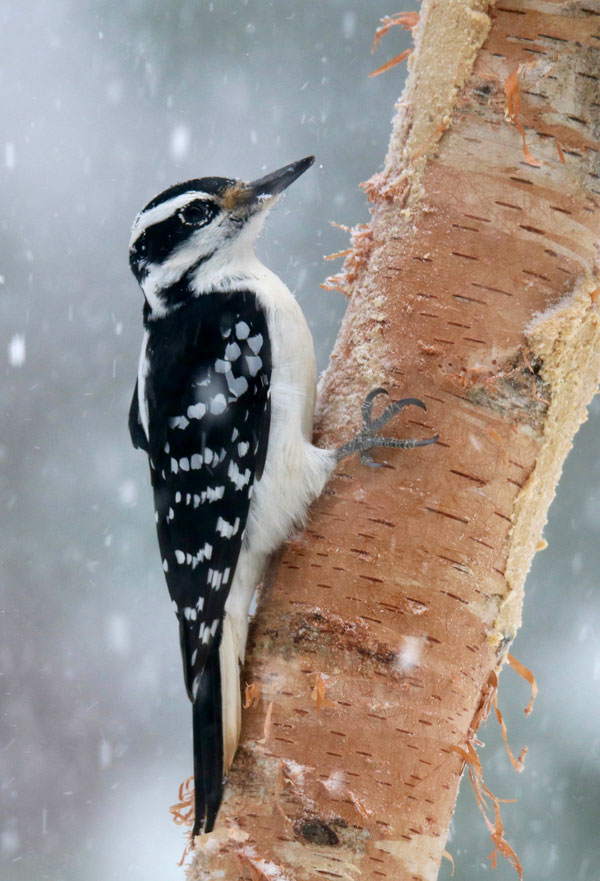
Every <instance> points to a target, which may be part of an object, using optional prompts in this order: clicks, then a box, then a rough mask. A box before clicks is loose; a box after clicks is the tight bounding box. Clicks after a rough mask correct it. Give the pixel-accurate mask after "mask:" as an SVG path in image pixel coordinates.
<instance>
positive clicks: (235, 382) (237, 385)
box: [227, 373, 248, 398]
mask: <svg viewBox="0 0 600 881" xmlns="http://www.w3.org/2000/svg"><path fill="white" fill-rule="evenodd" d="M227 387H228V389H229V391H230V392H231V394H232V395H233V396H234V397H236V398H239V397H240V395H243V394H244V392H245V391H247V390H248V380H247V379H246V377H245V376H237V377H236V376H234V375H233V373H228V374H227Z"/></svg>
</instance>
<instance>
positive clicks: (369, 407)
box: [337, 387, 439, 468]
mask: <svg viewBox="0 0 600 881" xmlns="http://www.w3.org/2000/svg"><path fill="white" fill-rule="evenodd" d="M380 395H387V396H388V397H389V395H388V392H387V390H386V389H384V388H381V387H380V388H375V389H373V390H372V391H370V392H369V394H368V395H367V397H366V398H365V400H364V402H363V404H362V407H361V413H362V419H363V426H362V430H361V431H360V432H359V434H357V435H356V437H355V438H354V439H353V440H351V441H349V442H348V443H347V444H344V445H343V446H342V447H340V448H339V449H338V450H337V458H338V461H339V460H340V459H344V458H346V456H351V455H352V453H360V461H361V462H362V464H363V465H368V466H369V467H370V468H381V467H382V464H383V463H380V462H375V461H374V460H373V458H372V457H371V456H370V455H369V451H370V450H372V449H373V448H374V447H391V448H395V449H405V450H407V449H408V450H409V449H413V448H414V447H425V446H428V445H429V444H434V443H436V442H437V440H438V437H439V436H438V435H437V434H436V435H434V437H430V438H426V439H425V440H416V439H413V438H393V437H379V436H377V435H376V432H378V431H379V430H380V429H382V428H383V427H384V426H385V425H387V423H388V422H389V421H390V419H392V418H393V417H394V416H396V415H397V414H398V413H400V411H401V410H403V409H404V408H405V407H409V406H414V407H420V408H421V409H422V410H427V407H426V405H425V403H424V402H423V401H421V400H420V399H419V398H402V399H401V400H400V401H392V403H391V404H389V405H388V406H387V407H386V408H385V410H384V411H383V413H382V414H381V416H378V417H377V418H376V419H372V418H371V414H372V412H373V404H374V402H375V399H376V398H378V397H379V396H380Z"/></svg>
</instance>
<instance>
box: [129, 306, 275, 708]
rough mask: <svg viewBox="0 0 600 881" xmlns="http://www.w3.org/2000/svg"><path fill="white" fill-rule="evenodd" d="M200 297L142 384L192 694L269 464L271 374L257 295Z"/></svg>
mask: <svg viewBox="0 0 600 881" xmlns="http://www.w3.org/2000/svg"><path fill="white" fill-rule="evenodd" d="M213 297H218V303H215V302H211V301H212V300H213ZM198 301H200V303H199V304H198V303H196V304H195V305H194V308H193V309H192V310H191V312H190V315H189V321H186V325H185V337H186V340H184V342H183V343H182V340H181V338H180V336H181V320H182V317H183V316H181V315H180V316H179V321H178V325H177V326H178V328H179V334H178V338H177V339H174V340H173V347H172V354H174V355H175V359H174V360H175V361H176V362H177V363H176V364H173V365H171V366H169V358H168V357H167V355H166V352H167V350H168V349H169V346H168V340H167V339H166V338H165V335H164V334H163V335H162V336H161V343H160V345H161V347H162V349H161V352H162V355H163V356H164V358H163V364H162V367H161V363H160V360H159V361H157V360H156V359H155V360H154V362H153V365H152V367H151V369H150V373H149V376H148V380H147V390H146V394H147V400H148V404H149V426H150V428H149V434H150V452H151V475H152V484H153V487H154V499H155V508H156V519H157V529H158V539H159V544H160V549H161V554H162V559H163V569H164V570H165V575H166V579H167V584H168V587H169V592H170V594H171V598H172V599H173V600H174V602H175V604H176V606H177V615H178V617H179V621H180V635H181V650H182V655H183V664H184V674H185V682H186V688H187V690H188V694H189V695H190V698H191V699H192V700H193V699H194V698H195V691H196V689H197V688H198V683H199V681H200V676H201V674H202V670H203V669H204V665H205V663H206V659H207V657H208V656H209V654H210V653H211V651H213V652H214V650H215V648H216V646H218V643H219V641H220V637H221V623H222V620H223V617H224V614H225V612H224V607H225V602H226V600H227V596H228V594H229V590H230V587H231V584H232V581H233V576H234V573H235V568H236V564H237V560H238V556H239V553H240V549H241V545H242V539H243V537H244V531H245V527H246V521H247V518H248V509H249V506H250V499H251V496H252V489H253V485H254V481H255V479H256V478H257V477H259V476H260V472H261V471H262V467H263V466H264V461H265V456H266V449H267V444H268V437H269V424H270V389H269V386H270V377H271V347H270V341H269V334H268V328H267V322H266V318H265V314H264V312H263V311H262V308H261V307H260V306H259V304H258V302H257V300H256V297H255V295H254V294H252V293H249V292H247V291H245V292H235V293H231V294H227V295H225V294H218V295H205V296H203V297H199V298H198ZM167 337H168V334H167ZM151 342H152V337H151ZM151 353H152V349H151ZM154 354H156V351H155V352H154ZM171 360H173V359H171ZM170 370H171V372H172V375H173V377H174V378H175V381H174V382H172V383H171V384H170V387H171V389H172V392H171V396H170V398H169V395H168V394H167V390H166V388H162V389H161V388H159V386H160V385H161V383H162V384H163V385H164V384H165V383H167V384H168V376H169V371H170ZM165 398H166V399H167V400H168V406H165V404H164V402H165ZM154 401H160V406H153V402H154ZM156 437H158V438H159V439H160V448H159V449H157V448H156Z"/></svg>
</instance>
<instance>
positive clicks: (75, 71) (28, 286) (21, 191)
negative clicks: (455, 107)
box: [0, 0, 600, 881]
mask: <svg viewBox="0 0 600 881" xmlns="http://www.w3.org/2000/svg"><path fill="white" fill-rule="evenodd" d="M410 5H412V4H410ZM401 8H410V7H409V4H405V3H400V2H395V3H393V4H392V5H391V6H390V3H389V0H369V2H368V3H367V2H365V0H343V2H342V0H328V2H321V3H313V2H311V3H298V2H291V0H276V2H269V0H250V2H243V0H218V2H217V0H215V2H214V3H210V2H206V0H168V2H163V3H161V2H154V0H121V2H120V3H115V2H114V0H112V2H111V0H37V2H35V0H32V2H29V3H26V4H25V3H22V2H20V0H6V2H5V3H4V4H3V7H2V10H1V11H0V22H1V28H0V91H1V95H2V134H1V135H0V182H1V187H2V212H1V214H0V232H1V236H0V276H1V280H0V281H1V283H0V372H1V374H2V383H1V384H0V396H1V411H0V412H1V420H2V422H1V431H0V510H2V511H3V512H4V515H3V517H2V527H1V529H0V559H1V564H2V569H1V574H0V613H1V615H0V627H1V633H0V674H1V678H0V791H1V803H0V878H1V879H3V881H34V879H35V881H37V879H50V881H176V879H181V878H182V870H181V869H178V868H177V867H176V861H177V860H178V859H179V856H180V854H181V850H182V836H181V832H180V830H179V829H177V828H176V827H174V826H173V824H172V823H171V820H170V815H169V813H168V806H169V805H170V804H172V803H173V802H174V801H175V799H176V794H177V787H178V784H179V782H180V781H182V780H183V779H184V778H186V777H187V776H189V774H190V773H191V767H192V765H191V713H190V707H189V704H188V701H187V697H186V696H185V693H184V688H183V682H182V676H181V664H180V659H179V649H178V637H177V627H176V621H175V619H174V617H173V614H172V610H171V606H170V603H169V601H168V597H167V591H166V587H165V584H164V580H163V574H162V569H161V566H160V559H159V555H158V550H157V547H156V539H155V534H154V522H153V515H152V503H151V498H150V491H149V486H148V474H147V463H146V461H145V457H144V456H143V455H142V454H140V453H139V452H136V451H134V450H133V449H132V448H131V446H130V442H129V437H128V434H127V430H126V422H127V410H128V406H129V400H130V397H131V392H132V389H133V384H134V380H135V374H136V365H137V358H138V351H139V345H140V340H141V294H140V292H139V290H138V288H137V286H136V284H135V282H134V280H133V277H132V276H131V275H130V273H129V268H128V265H127V243H128V238H129V229H130V226H131V223H132V220H133V218H134V215H135V214H136V212H137V211H138V210H139V209H140V208H141V207H142V205H143V204H145V202H147V201H148V200H149V199H150V198H151V197H153V196H154V195H155V194H156V193H157V192H158V191H159V190H161V189H163V188H164V187H165V186H167V185H169V184H171V183H173V182H175V181H178V180H184V179H187V178H190V177H200V176H202V175H205V174H211V175H212V174H222V175H225V176H231V177H242V178H252V177H256V176H258V175H259V174H260V173H261V172H264V171H270V170H273V169H274V168H277V167H279V166H281V165H283V164H285V163H287V162H290V161H292V160H294V159H298V158H300V157H302V156H305V155H306V154H308V153H315V154H316V157H317V164H316V166H315V167H314V168H313V169H312V170H311V171H310V172H309V173H308V174H306V175H305V176H304V177H302V179H301V180H299V181H298V182H297V183H296V184H295V185H294V187H293V188H292V190H290V193H289V194H288V196H287V198H286V200H285V201H284V202H283V204H281V205H280V206H279V207H278V208H277V213H276V214H275V215H274V216H273V217H272V218H271V220H270V222H269V223H268V225H267V227H266V229H265V232H264V235H263V239H262V241H261V243H260V253H261V255H262V256H263V257H264V259H265V261H266V262H267V263H268V265H269V266H270V267H271V268H272V269H274V270H275V271H276V272H277V273H278V274H279V275H281V276H282V277H283V278H284V279H285V281H286V282H287V283H288V285H289V286H290V287H291V288H292V290H294V291H295V292H296V294H297V296H298V298H299V300H300V302H301V304H302V306H303V308H304V310H305V312H306V315H307V318H308V321H309V324H310V325H311V328H312V329H313V332H314V334H315V338H316V344H317V349H318V356H319V365H320V367H321V368H323V367H324V366H325V364H326V363H327V358H328V354H329V351H330V349H331V346H332V344H333V341H334V339H335V335H336V332H337V328H338V326H339V322H340V320H341V316H342V314H343V311H344V301H343V297H342V296H341V295H339V294H336V293H330V292H325V291H323V290H322V289H321V288H320V287H319V282H320V281H322V280H323V278H324V276H325V275H326V274H327V273H328V272H329V271H331V269H332V268H334V267H333V266H332V264H325V263H323V260H322V257H323V255H324V254H328V253H331V252H334V251H339V250H341V249H343V248H345V247H346V244H347V239H346V236H345V234H344V233H343V232H341V231H339V230H337V229H334V228H333V227H332V226H330V224H329V221H330V220H335V221H337V222H340V223H347V224H353V223H357V222H364V221H365V220H366V219H367V218H368V212H367V208H366V205H365V200H364V197H363V195H362V193H361V192H360V191H359V190H358V186H357V185H358V183H359V182H360V181H362V180H365V179H366V178H367V177H369V176H370V174H372V173H373V172H374V171H376V170H377V169H379V168H380V167H381V163H382V161H383V156H384V153H385V149H386V145H387V140H388V136H389V124H390V119H391V116H392V113H393V106H394V101H395V100H396V98H397V97H398V95H399V94H400V92H401V89H402V83H403V78H404V69H402V70H401V69H399V68H398V69H396V70H394V71H392V72H390V73H388V74H386V75H385V76H382V77H378V78H376V79H368V78H367V74H368V72H369V71H370V70H372V69H373V67H375V66H377V65H378V64H380V63H382V62H383V61H384V60H385V59H387V58H389V57H391V56H392V55H395V54H397V53H398V52H400V51H402V50H403V49H404V48H406V47H407V46H408V44H409V37H408V35H407V34H405V33H401V32H400V31H399V30H397V29H396V30H395V31H393V32H391V33H390V34H389V35H388V37H387V38H386V39H385V41H384V42H383V44H382V45H381V46H380V47H379V49H378V51H377V54H376V56H375V58H374V59H373V58H371V56H370V55H369V48H370V44H371V40H372V36H373V32H374V29H375V27H376V25H377V22H378V19H379V18H380V17H381V16H383V15H384V14H386V13H390V12H397V11H399V9H401ZM407 393H410V389H407ZM599 427H600V408H599V407H598V406H597V405H594V407H593V408H592V417H591V419H590V421H589V422H588V423H587V424H586V425H585V426H584V427H583V428H582V429H581V431H580V432H579V435H578V437H577V441H576V445H575V449H574V451H573V453H572V455H571V457H570V459H569V461H568V463H567V466H566V470H565V475H564V477H563V480H562V482H561V485H560V490H559V495H558V498H557V500H556V502H555V503H554V505H553V508H552V510H551V516H550V522H549V525H548V528H547V530H546V538H547V539H548V541H549V543H550V546H549V548H548V550H546V551H545V552H544V553H543V554H539V555H538V557H537V559H536V561H535V564H534V568H533V570H532V573H531V575H530V577H529V580H528V584H527V593H526V602H525V610H524V627H523V630H522V632H521V633H520V634H519V636H518V638H517V640H516V642H515V644H514V646H513V653H514V654H515V655H516V656H517V657H518V658H519V659H520V660H521V661H523V663H525V664H527V665H528V666H529V667H530V668H532V669H533V670H534V672H535V675H536V677H537V680H538V683H539V685H540V695H539V697H538V699H537V703H536V707H535V710H534V713H533V714H532V716H531V717H530V718H529V719H528V720H525V719H524V717H523V712H522V708H523V707H524V706H525V704H526V703H527V700H528V691H527V688H526V686H525V684H523V683H521V682H520V681H519V680H518V679H517V677H516V675H515V674H514V673H512V672H511V671H510V670H506V671H505V672H504V673H503V676H502V687H501V690H500V701H501V707H502V709H503V712H504V715H505V718H506V719H507V722H508V724H509V730H510V738H511V743H512V745H513V749H514V751H515V753H518V751H519V750H520V748H521V746H522V745H523V744H525V743H527V744H529V747H530V750H529V755H528V758H527V763H526V770H525V772H524V773H523V774H522V775H521V776H517V775H516V774H515V773H514V772H513V771H512V769H511V768H510V765H509V763H508V759H507V758H506V755H505V752H504V748H503V747H502V744H501V741H500V738H499V734H498V731H497V726H495V723H492V721H490V722H489V724H488V729H487V730H485V729H484V730H483V731H482V732H480V735H479V736H480V738H481V739H482V740H484V741H485V742H486V744H487V746H486V748H485V749H484V750H483V751H482V759H483V763H484V769H485V772H486V779H487V782H488V785H489V786H490V788H491V789H492V790H493V791H494V792H496V794H497V795H499V796H502V797H506V798H511V797H517V798H518V799H519V801H518V804H516V805H506V806H505V807H504V810H503V816H504V820H505V826H506V835H507V838H508V840H509V841H510V842H511V844H512V845H513V846H514V847H515V848H516V850H517V851H518V853H519V856H520V858H521V860H522V862H523V865H524V867H525V873H526V874H525V877H526V879H529V881H537V879H541V878H543V879H545V881H565V879H568V881H595V879H599V878H600V869H599V868H598V866H600V844H599V843H598V842H599V839H598V828H599V826H600V810H599V799H600V796H599V793H600V771H599V767H600V766H599V758H600V734H599V731H600V711H599V702H598V683H599V680H600V648H599V640H598V633H599V623H600V603H599V598H598V590H597V586H598V572H599V571H600V550H599V547H600V542H599V538H600V517H599V514H600V461H599V459H598V457H597V449H598V447H597V437H598V429H599ZM448 849H449V850H450V851H451V852H452V854H453V856H454V858H455V862H456V874H455V876H454V877H455V879H457V881H476V879H481V878H492V877H493V878H494V881H508V879H510V881H513V879H514V878H516V875H515V873H514V872H513V870H512V869H510V867H509V866H508V865H507V864H506V863H505V862H503V861H501V862H500V865H499V868H498V870H497V871H496V872H495V873H494V874H493V875H492V874H491V870H490V869H489V867H488V863H487V861H486V856H487V854H488V853H489V851H490V850H491V844H490V841H489V838H488V836H487V832H486V829H485V827H484V825H483V821H482V819H481V818H480V816H479V814H478V811H477V808H476V805H475V801H474V797H473V795H472V793H471V791H470V787H469V785H468V782H466V783H463V786H462V790H461V795H460V799H459V807H458V810H457V813H456V817H455V819H454V821H453V828H452V836H451V841H450V843H449V845H448ZM449 877H450V866H449V864H445V865H444V866H443V867H442V871H441V875H440V878H441V879H444V881H445V879H447V878H449Z"/></svg>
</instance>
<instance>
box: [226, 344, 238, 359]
mask: <svg viewBox="0 0 600 881" xmlns="http://www.w3.org/2000/svg"><path fill="white" fill-rule="evenodd" d="M241 354H242V350H241V349H240V347H239V346H238V344H237V343H227V345H226V346H225V357H226V358H227V360H228V361H235V360H237V359H238V358H239V357H240V355H241Z"/></svg>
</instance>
